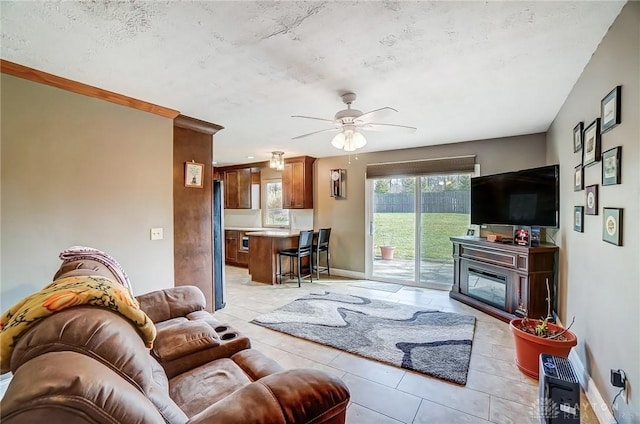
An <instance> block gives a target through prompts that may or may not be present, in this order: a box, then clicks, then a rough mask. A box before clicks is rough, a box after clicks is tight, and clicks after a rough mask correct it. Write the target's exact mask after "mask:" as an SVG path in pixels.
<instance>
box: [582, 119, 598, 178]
mask: <svg viewBox="0 0 640 424" xmlns="http://www.w3.org/2000/svg"><path fill="white" fill-rule="evenodd" d="M599 160H600V118H596V119H595V121H593V122H592V123H591V124H590V125H589V126H588V127H587V128H586V129H585V130H584V146H582V166H589V165H593V164H594V163H596V162H598V161H599Z"/></svg>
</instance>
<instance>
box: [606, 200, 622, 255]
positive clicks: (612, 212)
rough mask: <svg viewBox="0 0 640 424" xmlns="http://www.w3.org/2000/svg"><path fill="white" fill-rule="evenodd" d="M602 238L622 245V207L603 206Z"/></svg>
mask: <svg viewBox="0 0 640 424" xmlns="http://www.w3.org/2000/svg"><path fill="white" fill-rule="evenodd" d="M602 240H604V241H606V242H607V243H611V244H615V245H616V246H622V209H621V208H602Z"/></svg>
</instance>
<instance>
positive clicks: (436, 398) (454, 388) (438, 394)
mask: <svg viewBox="0 0 640 424" xmlns="http://www.w3.org/2000/svg"><path fill="white" fill-rule="evenodd" d="M398 390H401V391H403V392H407V393H410V394H412V395H415V396H420V397H421V398H423V399H427V400H429V401H432V402H435V403H438V404H440V405H446V406H449V407H451V408H452V409H456V410H459V411H460V412H464V413H465V414H470V415H474V416H476V417H478V418H482V419H485V420H486V419H488V418H489V399H490V396H489V395H488V394H486V393H482V392H479V391H476V390H472V389H469V388H467V387H465V386H460V385H457V384H452V383H447V382H445V381H442V380H439V379H437V378H431V377H427V376H423V375H420V374H416V373H412V372H407V373H406V374H405V376H404V377H403V378H402V381H401V382H400V384H399V385H398Z"/></svg>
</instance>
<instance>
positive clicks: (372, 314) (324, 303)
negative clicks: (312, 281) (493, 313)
mask: <svg viewBox="0 0 640 424" xmlns="http://www.w3.org/2000/svg"><path fill="white" fill-rule="evenodd" d="M251 322H252V323H254V324H258V325H262V326H264V327H267V328H271V329H273V330H276V331H280V332H283V333H287V334H290V335H292V336H296V337H300V338H303V339H307V340H311V341H314V342H317V343H321V344H325V345H328V346H332V347H335V348H337V349H341V350H344V351H347V352H351V353H355V354H357V355H361V356H364V357H366V358H371V359H375V360H378V361H381V362H385V363H387V364H391V365H395V366H397V367H401V368H407V369H410V370H414V371H419V372H421V373H424V374H427V375H430V376H433V377H437V378H441V379H443V380H447V381H451V382H453V383H458V384H466V382H467V372H468V370H469V360H470V358H471V342H472V340H473V332H474V327H475V317H472V316H468V315H461V314H456V313H452V312H440V311H436V310H432V309H425V308H418V307H413V306H408V305H402V304H399V303H393V302H386V301H382V300H377V299H368V298H366V297H361V296H353V295H346V294H338V293H329V292H324V293H321V294H314V293H312V294H309V295H307V296H303V297H301V298H300V299H296V300H294V301H293V302H291V303H288V304H287V305H285V306H283V307H281V308H278V309H276V310H274V311H273V312H269V313H266V314H263V315H260V316H259V317H257V318H255V319H254V320H253V321H251Z"/></svg>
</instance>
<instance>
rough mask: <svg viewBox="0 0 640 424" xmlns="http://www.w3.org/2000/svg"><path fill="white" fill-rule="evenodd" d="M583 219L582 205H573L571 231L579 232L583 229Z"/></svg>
mask: <svg viewBox="0 0 640 424" xmlns="http://www.w3.org/2000/svg"><path fill="white" fill-rule="evenodd" d="M583 220H584V207H583V206H574V207H573V231H577V232H579V233H581V232H583V231H584V229H583V227H582V221H583Z"/></svg>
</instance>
